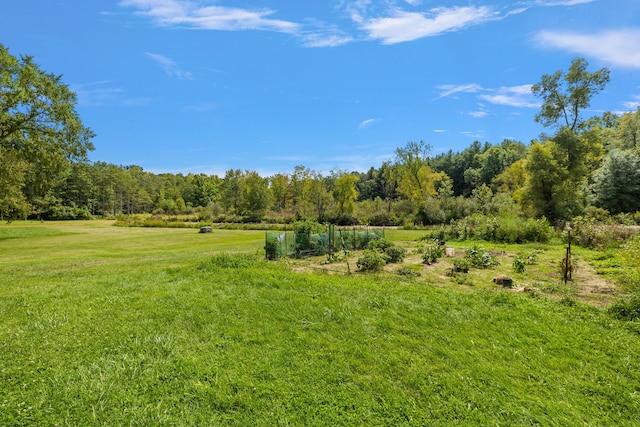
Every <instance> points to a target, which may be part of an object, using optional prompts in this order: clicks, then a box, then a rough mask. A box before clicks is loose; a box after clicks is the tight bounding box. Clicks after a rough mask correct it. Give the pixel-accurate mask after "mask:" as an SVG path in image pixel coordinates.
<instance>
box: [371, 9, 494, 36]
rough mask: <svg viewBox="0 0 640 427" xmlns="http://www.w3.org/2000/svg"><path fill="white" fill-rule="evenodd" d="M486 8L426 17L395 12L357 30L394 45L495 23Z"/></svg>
mask: <svg viewBox="0 0 640 427" xmlns="http://www.w3.org/2000/svg"><path fill="white" fill-rule="evenodd" d="M496 18H497V15H496V14H495V13H494V12H492V10H491V9H490V8H489V7H486V6H480V7H472V6H468V7H453V8H445V7H439V8H435V9H431V10H430V11H429V12H428V13H426V14H423V13H418V12H404V11H401V10H395V11H394V12H393V16H391V17H387V18H374V19H369V20H365V21H364V22H363V23H362V24H361V26H362V28H363V29H364V30H365V31H367V33H368V35H369V37H370V38H373V39H380V40H382V43H384V44H394V43H401V42H406V41H412V40H417V39H420V38H423V37H432V36H437V35H440V34H443V33H446V32H450V31H457V30H461V29H463V28H466V27H471V26H474V25H479V24H482V23H484V22H487V21H491V20H493V19H496Z"/></svg>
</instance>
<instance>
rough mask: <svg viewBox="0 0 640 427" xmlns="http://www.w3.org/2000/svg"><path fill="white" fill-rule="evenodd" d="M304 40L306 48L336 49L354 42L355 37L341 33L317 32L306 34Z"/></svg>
mask: <svg viewBox="0 0 640 427" xmlns="http://www.w3.org/2000/svg"><path fill="white" fill-rule="evenodd" d="M302 38H303V43H304V46H305V47H335V46H342V45H345V44H347V43H351V42H352V41H353V37H351V36H349V35H346V34H343V33H340V32H335V33H327V32H315V33H311V34H306V35H304V36H303V37H302Z"/></svg>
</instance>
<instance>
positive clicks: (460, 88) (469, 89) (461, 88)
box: [436, 83, 483, 98]
mask: <svg viewBox="0 0 640 427" xmlns="http://www.w3.org/2000/svg"><path fill="white" fill-rule="evenodd" d="M436 89H438V91H439V92H440V93H439V95H438V98H446V97H448V96H451V95H455V94H456V93H475V92H479V91H481V90H483V89H482V86H480V85H479V84H477V83H468V84H463V85H439V86H436Z"/></svg>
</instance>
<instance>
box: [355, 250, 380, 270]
mask: <svg viewBox="0 0 640 427" xmlns="http://www.w3.org/2000/svg"><path fill="white" fill-rule="evenodd" d="M386 264H387V256H386V255H385V254H384V253H382V252H380V251H377V250H371V249H365V251H364V253H363V254H362V256H361V257H360V258H358V261H356V265H357V266H358V268H359V269H360V270H362V271H382V269H383V268H384V266H385V265H386Z"/></svg>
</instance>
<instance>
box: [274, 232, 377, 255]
mask: <svg viewBox="0 0 640 427" xmlns="http://www.w3.org/2000/svg"><path fill="white" fill-rule="evenodd" d="M380 238H384V229H381V230H370V229H368V228H366V227H351V228H348V227H344V228H338V229H336V227H335V225H331V224H330V225H327V226H326V227H325V230H324V231H322V232H318V233H311V232H297V231H295V230H292V231H286V230H285V231H283V232H280V233H276V232H266V233H265V246H264V249H265V256H266V257H267V259H278V258H282V257H294V258H304V257H310V256H319V255H328V256H331V255H332V254H333V253H336V252H340V251H345V250H346V251H356V250H361V249H365V248H366V247H367V244H368V243H369V242H370V241H371V240H375V239H380Z"/></svg>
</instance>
